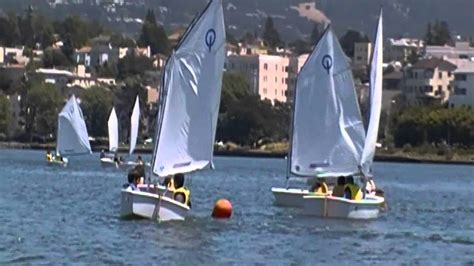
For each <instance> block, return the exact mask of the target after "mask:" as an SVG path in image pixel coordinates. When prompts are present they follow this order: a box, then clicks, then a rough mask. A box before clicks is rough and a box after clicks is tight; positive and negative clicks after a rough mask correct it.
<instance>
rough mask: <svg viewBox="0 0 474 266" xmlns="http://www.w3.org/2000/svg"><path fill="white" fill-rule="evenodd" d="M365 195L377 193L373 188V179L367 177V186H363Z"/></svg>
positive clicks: (375, 188) (374, 187)
mask: <svg viewBox="0 0 474 266" xmlns="http://www.w3.org/2000/svg"><path fill="white" fill-rule="evenodd" d="M365 193H366V194H367V195H375V194H376V193H377V187H376V186H375V181H374V178H372V177H369V178H368V179H367V184H366V185H365Z"/></svg>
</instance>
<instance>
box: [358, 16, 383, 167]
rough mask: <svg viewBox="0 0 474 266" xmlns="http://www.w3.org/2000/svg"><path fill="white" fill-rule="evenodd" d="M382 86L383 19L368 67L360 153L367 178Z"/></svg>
mask: <svg viewBox="0 0 474 266" xmlns="http://www.w3.org/2000/svg"><path fill="white" fill-rule="evenodd" d="M382 85H383V17H382V11H380V18H379V22H378V26H377V33H376V37H375V42H374V51H373V55H372V62H371V67H370V108H369V110H370V118H369V126H368V129H367V136H366V138H365V146H364V152H363V153H362V160H361V168H362V173H363V174H364V175H365V176H367V175H370V174H371V172H372V164H373V161H374V156H375V146H376V143H377V136H378V133H379V125H380V113H381V111H382Z"/></svg>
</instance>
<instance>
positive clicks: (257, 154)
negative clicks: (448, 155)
mask: <svg viewBox="0 0 474 266" xmlns="http://www.w3.org/2000/svg"><path fill="white" fill-rule="evenodd" d="M0 149H17V150H46V149H51V150H54V149H55V145H54V144H39V143H20V142H0ZM107 149H108V147H106V146H98V145H92V151H94V152H99V151H101V150H107ZM152 151H153V149H152V148H151V147H150V148H148V147H137V148H136V149H135V152H136V153H141V154H151V153H152ZM127 152H128V148H126V147H122V148H119V153H127ZM214 155H215V156H223V157H248V158H281V159H284V158H285V157H286V155H287V153H286V152H271V151H262V150H247V149H235V150H214ZM374 160H375V161H376V162H389V163H417V164H448V165H474V160H446V159H432V158H426V157H423V156H411V155H408V154H406V155H396V154H376V155H375V159H374Z"/></svg>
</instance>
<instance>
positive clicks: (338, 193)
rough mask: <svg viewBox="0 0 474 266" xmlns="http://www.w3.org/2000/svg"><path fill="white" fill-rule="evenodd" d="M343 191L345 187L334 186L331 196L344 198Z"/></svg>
mask: <svg viewBox="0 0 474 266" xmlns="http://www.w3.org/2000/svg"><path fill="white" fill-rule="evenodd" d="M344 189H345V186H343V185H341V186H340V185H336V186H335V187H334V189H333V190H332V195H333V196H334V197H344Z"/></svg>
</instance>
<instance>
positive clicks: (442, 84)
mask: <svg viewBox="0 0 474 266" xmlns="http://www.w3.org/2000/svg"><path fill="white" fill-rule="evenodd" d="M454 70H456V65H454V64H452V63H450V62H448V61H446V60H443V59H439V58H430V59H423V60H420V61H418V62H417V63H416V64H414V65H413V66H412V67H410V68H407V69H406V70H405V72H404V80H403V93H404V94H405V96H406V98H407V100H408V102H409V103H411V104H415V105H423V104H429V103H431V102H440V103H445V102H447V101H448V99H449V95H450V93H451V91H452V87H451V81H452V80H453V79H454V75H453V71H454Z"/></svg>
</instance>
